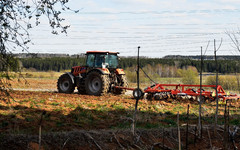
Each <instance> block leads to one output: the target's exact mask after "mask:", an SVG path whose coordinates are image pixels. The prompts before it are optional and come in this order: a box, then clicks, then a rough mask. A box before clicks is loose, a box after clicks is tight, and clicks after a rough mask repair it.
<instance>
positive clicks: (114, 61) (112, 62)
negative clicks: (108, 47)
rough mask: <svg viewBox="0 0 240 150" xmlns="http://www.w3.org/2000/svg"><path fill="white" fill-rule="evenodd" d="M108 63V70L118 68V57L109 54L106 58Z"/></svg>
mask: <svg viewBox="0 0 240 150" xmlns="http://www.w3.org/2000/svg"><path fill="white" fill-rule="evenodd" d="M106 63H108V68H117V67H118V56H117V55H113V54H109V55H107V56H106Z"/></svg>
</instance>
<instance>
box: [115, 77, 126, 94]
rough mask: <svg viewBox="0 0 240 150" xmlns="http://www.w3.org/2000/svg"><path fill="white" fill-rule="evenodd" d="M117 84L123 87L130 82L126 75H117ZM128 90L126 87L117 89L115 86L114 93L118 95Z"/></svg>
mask: <svg viewBox="0 0 240 150" xmlns="http://www.w3.org/2000/svg"><path fill="white" fill-rule="evenodd" d="M117 82H118V83H117V86H122V87H128V82H127V78H126V76H125V75H118V76H117ZM125 92H126V90H125V89H117V88H115V89H114V90H113V94H116V95H120V94H124V93H125Z"/></svg>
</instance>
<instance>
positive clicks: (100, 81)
mask: <svg viewBox="0 0 240 150" xmlns="http://www.w3.org/2000/svg"><path fill="white" fill-rule="evenodd" d="M85 89H86V93H87V94H89V95H96V96H100V95H104V94H106V93H107V92H108V89H109V77H108V75H104V74H101V73H100V72H98V71H92V72H90V73H89V74H88V75H87V78H86V80H85Z"/></svg>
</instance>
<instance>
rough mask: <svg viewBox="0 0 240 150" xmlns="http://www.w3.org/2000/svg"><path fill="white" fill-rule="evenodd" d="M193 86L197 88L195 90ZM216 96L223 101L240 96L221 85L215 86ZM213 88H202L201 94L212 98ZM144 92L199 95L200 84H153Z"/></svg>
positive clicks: (213, 97)
mask: <svg viewBox="0 0 240 150" xmlns="http://www.w3.org/2000/svg"><path fill="white" fill-rule="evenodd" d="M165 87H175V89H167V88H165ZM194 88H198V89H197V90H195V89H194ZM202 88H216V85H202ZM217 91H218V98H221V99H222V100H223V101H225V100H228V99H240V96H238V95H237V94H227V93H226V92H225V91H224V89H223V88H222V86H220V85H218V86H217ZM214 92H215V90H213V91H205V90H202V96H204V97H205V98H209V99H212V100H214V99H215V98H216V96H214V94H213V93H214ZM144 93H148V94H156V93H169V94H171V95H172V96H178V95H185V96H187V95H189V96H200V85H192V84H154V85H152V86H150V87H147V88H146V89H145V90H144Z"/></svg>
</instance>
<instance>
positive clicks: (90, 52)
mask: <svg viewBox="0 0 240 150" xmlns="http://www.w3.org/2000/svg"><path fill="white" fill-rule="evenodd" d="M86 54H119V52H109V51H87V52H86Z"/></svg>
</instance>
